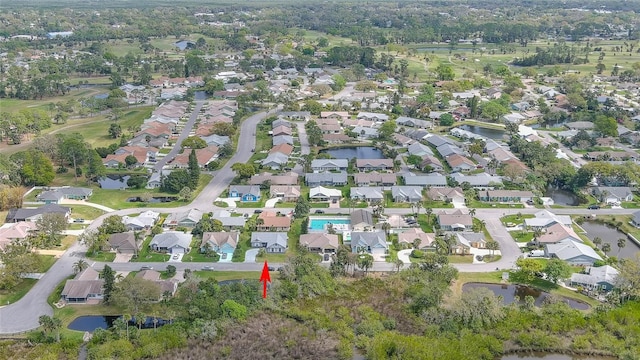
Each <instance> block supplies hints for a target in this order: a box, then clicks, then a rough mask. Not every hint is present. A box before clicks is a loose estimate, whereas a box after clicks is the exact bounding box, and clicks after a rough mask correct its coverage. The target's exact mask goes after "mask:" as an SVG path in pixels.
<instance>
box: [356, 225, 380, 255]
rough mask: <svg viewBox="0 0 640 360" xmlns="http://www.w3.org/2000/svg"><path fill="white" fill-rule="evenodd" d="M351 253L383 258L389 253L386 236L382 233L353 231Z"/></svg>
mask: <svg viewBox="0 0 640 360" xmlns="http://www.w3.org/2000/svg"><path fill="white" fill-rule="evenodd" d="M351 251H352V252H354V253H356V254H357V253H369V254H372V255H378V256H384V255H385V254H386V253H387V252H388V251H389V244H387V235H386V234H385V232H384V231H366V232H358V231H354V232H352V233H351Z"/></svg>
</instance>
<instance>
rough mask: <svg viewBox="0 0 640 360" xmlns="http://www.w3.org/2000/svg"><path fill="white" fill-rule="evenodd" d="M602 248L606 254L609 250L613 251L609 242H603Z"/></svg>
mask: <svg viewBox="0 0 640 360" xmlns="http://www.w3.org/2000/svg"><path fill="white" fill-rule="evenodd" d="M601 250H602V252H603V253H604V254H605V255H607V253H608V252H609V251H611V244H609V243H604V244H602V249H601Z"/></svg>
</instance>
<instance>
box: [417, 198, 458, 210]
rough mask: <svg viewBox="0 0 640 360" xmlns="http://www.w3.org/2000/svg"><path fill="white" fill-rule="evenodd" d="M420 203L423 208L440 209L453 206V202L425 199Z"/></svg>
mask: <svg viewBox="0 0 640 360" xmlns="http://www.w3.org/2000/svg"><path fill="white" fill-rule="evenodd" d="M422 205H423V208H424V209H442V208H445V209H446V208H449V209H452V208H453V204H452V203H448V202H446V201H434V200H427V201H424V202H423V203H422ZM423 211H424V210H423Z"/></svg>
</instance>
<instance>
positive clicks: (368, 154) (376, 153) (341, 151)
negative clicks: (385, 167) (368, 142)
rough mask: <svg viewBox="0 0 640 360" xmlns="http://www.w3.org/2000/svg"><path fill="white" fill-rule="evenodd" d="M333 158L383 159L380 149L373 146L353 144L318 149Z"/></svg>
mask: <svg viewBox="0 0 640 360" xmlns="http://www.w3.org/2000/svg"><path fill="white" fill-rule="evenodd" d="M320 152H321V153H326V154H329V155H331V156H332V157H333V158H334V159H353V158H356V159H384V155H383V154H382V151H381V150H380V149H378V148H375V147H373V146H354V147H341V148H332V149H324V150H320Z"/></svg>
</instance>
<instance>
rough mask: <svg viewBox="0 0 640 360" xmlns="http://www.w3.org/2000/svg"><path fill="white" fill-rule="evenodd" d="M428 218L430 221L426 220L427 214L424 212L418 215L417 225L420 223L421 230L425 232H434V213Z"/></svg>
mask: <svg viewBox="0 0 640 360" xmlns="http://www.w3.org/2000/svg"><path fill="white" fill-rule="evenodd" d="M430 220H431V221H428V220H427V215H426V214H420V215H418V225H420V228H421V229H422V231H424V232H427V233H432V232H434V230H433V225H434V224H435V223H436V221H437V220H436V215H435V214H431V217H430Z"/></svg>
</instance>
